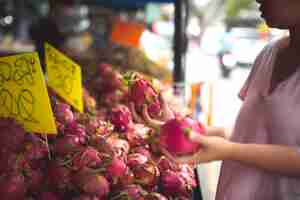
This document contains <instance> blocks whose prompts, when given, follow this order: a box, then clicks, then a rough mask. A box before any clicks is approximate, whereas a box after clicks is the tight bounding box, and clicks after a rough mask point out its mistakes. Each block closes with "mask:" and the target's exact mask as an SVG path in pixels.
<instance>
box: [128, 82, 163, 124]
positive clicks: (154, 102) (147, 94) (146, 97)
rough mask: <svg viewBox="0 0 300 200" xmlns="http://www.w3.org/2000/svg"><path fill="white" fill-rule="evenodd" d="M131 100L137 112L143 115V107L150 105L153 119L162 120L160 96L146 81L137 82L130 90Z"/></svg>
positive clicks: (149, 110) (149, 109)
mask: <svg viewBox="0 0 300 200" xmlns="http://www.w3.org/2000/svg"><path fill="white" fill-rule="evenodd" d="M129 100H130V101H132V102H134V104H135V108H136V110H137V112H139V113H141V112H142V109H143V106H144V105H145V104H146V105H148V113H149V114H150V116H151V117H154V118H160V117H161V115H162V111H161V104H160V101H159V97H158V94H157V93H156V91H155V90H154V88H153V87H152V85H151V84H150V83H149V82H148V81H146V80H145V79H142V78H140V79H137V80H135V81H134V82H133V83H132V85H131V86H130V89H129Z"/></svg>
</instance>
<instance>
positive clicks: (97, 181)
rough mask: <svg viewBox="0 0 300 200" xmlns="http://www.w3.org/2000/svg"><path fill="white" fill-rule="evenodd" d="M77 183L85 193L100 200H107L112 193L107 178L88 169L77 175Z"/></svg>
mask: <svg viewBox="0 0 300 200" xmlns="http://www.w3.org/2000/svg"><path fill="white" fill-rule="evenodd" d="M75 182H76V183H77V186H78V187H79V188H80V189H81V190H82V191H83V192H85V193H87V194H90V195H95V196H97V197H99V198H105V197H106V196H107V195H108V194H109V192H110V185H109V182H108V181H107V180H106V178H104V177H103V176H101V175H98V174H94V173H92V172H90V171H89V170H87V169H84V170H82V171H80V172H79V173H77V174H76V175H75Z"/></svg>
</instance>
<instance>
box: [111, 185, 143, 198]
mask: <svg viewBox="0 0 300 200" xmlns="http://www.w3.org/2000/svg"><path fill="white" fill-rule="evenodd" d="M146 195H147V192H146V191H145V190H143V189H142V187H141V186H139V185H127V186H125V187H124V188H123V189H122V190H121V191H120V192H118V194H117V195H115V196H114V197H113V198H112V199H113V200H123V199H131V200H143V199H144V198H145V196H146Z"/></svg>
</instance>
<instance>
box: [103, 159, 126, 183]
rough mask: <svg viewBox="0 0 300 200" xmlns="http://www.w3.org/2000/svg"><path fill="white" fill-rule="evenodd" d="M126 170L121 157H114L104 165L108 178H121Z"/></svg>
mask: <svg viewBox="0 0 300 200" xmlns="http://www.w3.org/2000/svg"><path fill="white" fill-rule="evenodd" d="M126 171H127V165H126V164H125V162H124V161H123V160H121V159H118V158H116V157H114V158H113V159H112V161H111V163H110V164H109V165H108V166H107V167H106V173H107V175H108V177H109V178H110V179H114V178H122V177H123V176H124V175H125V173H126Z"/></svg>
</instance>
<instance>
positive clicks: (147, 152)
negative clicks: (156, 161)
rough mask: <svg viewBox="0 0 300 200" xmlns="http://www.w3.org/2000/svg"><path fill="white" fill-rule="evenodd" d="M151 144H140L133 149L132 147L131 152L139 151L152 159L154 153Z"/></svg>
mask: <svg viewBox="0 0 300 200" xmlns="http://www.w3.org/2000/svg"><path fill="white" fill-rule="evenodd" d="M149 148H150V147H149V146H147V145H145V146H138V147H135V148H133V149H131V153H139V154H142V155H144V156H146V157H147V158H148V159H149V160H151V159H152V155H151V153H150V150H149Z"/></svg>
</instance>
